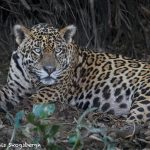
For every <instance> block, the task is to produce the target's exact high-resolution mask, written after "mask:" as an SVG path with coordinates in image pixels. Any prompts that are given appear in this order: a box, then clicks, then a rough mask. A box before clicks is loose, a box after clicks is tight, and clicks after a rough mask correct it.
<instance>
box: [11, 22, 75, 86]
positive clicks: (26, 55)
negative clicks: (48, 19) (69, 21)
mask: <svg viewBox="0 0 150 150" xmlns="http://www.w3.org/2000/svg"><path fill="white" fill-rule="evenodd" d="M14 29H15V30H14V31H15V36H16V41H17V43H18V44H19V47H18V52H19V53H20V54H21V55H22V56H23V57H22V58H23V63H24V65H25V66H26V67H27V69H28V70H29V71H30V72H31V73H32V74H34V75H35V76H36V77H37V79H38V80H39V81H40V82H42V83H43V84H47V85H52V84H56V83H57V82H58V79H59V78H61V75H62V74H63V71H64V70H65V69H66V68H67V67H68V66H69V64H70V61H71V60H72V58H73V53H72V52H71V51H72V50H73V49H71V41H72V36H73V35H74V33H75V30H76V28H75V27H74V26H73V25H71V26H67V27H65V28H63V29H61V30H58V29H55V28H53V27H50V26H49V25H48V24H38V25H35V26H33V27H32V28H31V29H26V28H25V27H22V26H20V25H16V26H15V28H14ZM21 38H22V39H21Z"/></svg>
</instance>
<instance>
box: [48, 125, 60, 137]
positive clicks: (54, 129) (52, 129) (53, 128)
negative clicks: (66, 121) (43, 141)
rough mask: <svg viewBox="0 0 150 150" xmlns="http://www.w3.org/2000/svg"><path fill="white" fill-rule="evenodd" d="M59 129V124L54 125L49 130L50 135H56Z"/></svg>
mask: <svg viewBox="0 0 150 150" xmlns="http://www.w3.org/2000/svg"><path fill="white" fill-rule="evenodd" d="M58 130H59V125H52V127H51V128H50V130H49V132H48V137H49V138H52V137H54V136H55V134H56V133H57V132H58Z"/></svg>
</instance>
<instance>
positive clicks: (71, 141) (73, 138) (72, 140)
mask: <svg viewBox="0 0 150 150" xmlns="http://www.w3.org/2000/svg"><path fill="white" fill-rule="evenodd" d="M77 141H78V136H77V134H72V135H70V136H69V139H68V142H69V144H71V145H74V144H75V143H76V142H77Z"/></svg>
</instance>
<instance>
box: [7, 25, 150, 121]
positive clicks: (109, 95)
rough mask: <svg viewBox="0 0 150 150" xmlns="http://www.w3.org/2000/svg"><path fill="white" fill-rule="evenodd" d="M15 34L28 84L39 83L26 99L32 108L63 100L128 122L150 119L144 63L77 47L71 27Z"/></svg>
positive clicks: (148, 70)
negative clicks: (125, 117)
mask: <svg viewBox="0 0 150 150" xmlns="http://www.w3.org/2000/svg"><path fill="white" fill-rule="evenodd" d="M15 29H16V30H15V35H16V41H17V42H18V44H19V47H18V49H17V52H18V53H19V54H20V55H22V64H23V66H26V67H25V68H26V72H27V74H29V75H28V76H29V79H30V78H31V76H32V78H34V79H35V80H38V81H39V82H41V83H42V84H43V86H42V87H39V89H38V90H37V91H36V93H35V94H32V96H31V97H30V98H29V99H30V100H31V102H32V103H33V104H35V103H39V102H44V103H45V102H46V103H47V102H51V101H65V102H68V103H69V104H71V105H74V106H77V107H79V108H82V109H87V108H89V107H97V108H98V110H99V111H102V112H107V113H111V114H114V115H128V118H127V119H128V120H129V121H137V122H147V121H148V120H150V65H149V64H147V63H144V62H141V61H137V60H133V59H130V58H126V57H122V56H121V55H118V54H108V53H98V52H94V51H90V50H87V49H82V48H79V47H78V46H77V45H76V44H74V42H72V36H73V35H74V33H75V27H74V26H67V27H65V28H63V29H61V30H58V29H55V28H53V27H50V26H49V25H48V24H38V25H36V26H33V27H32V28H31V29H30V30H29V29H26V28H24V27H21V26H16V28H15ZM21 32H22V33H24V35H25V37H24V38H23V39H22V38H21V36H20V33H21ZM11 65H12V64H11ZM11 67H12V66H11ZM11 67H10V68H11ZM16 75H17V76H18V75H19V74H16ZM20 82H21V81H20ZM29 83H30V84H31V82H30V81H29ZM30 84H28V85H30ZM25 89H28V88H25ZM10 101H12V100H11V99H10Z"/></svg>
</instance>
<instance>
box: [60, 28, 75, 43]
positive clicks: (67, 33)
mask: <svg viewBox="0 0 150 150" xmlns="http://www.w3.org/2000/svg"><path fill="white" fill-rule="evenodd" d="M60 33H61V35H62V37H63V38H64V39H65V40H66V42H67V43H70V42H71V41H72V37H73V36H74V34H75V33H76V27H75V26H74V25H69V26H66V27H64V28H63V29H61V30H60Z"/></svg>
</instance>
